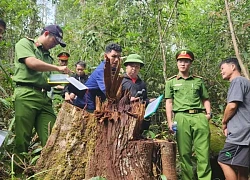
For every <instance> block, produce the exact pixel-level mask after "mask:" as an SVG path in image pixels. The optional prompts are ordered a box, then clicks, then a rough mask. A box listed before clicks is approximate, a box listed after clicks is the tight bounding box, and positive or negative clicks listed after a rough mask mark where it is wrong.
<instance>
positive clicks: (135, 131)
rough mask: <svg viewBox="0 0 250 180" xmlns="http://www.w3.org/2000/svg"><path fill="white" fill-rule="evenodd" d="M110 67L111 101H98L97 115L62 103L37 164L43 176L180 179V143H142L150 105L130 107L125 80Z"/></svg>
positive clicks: (107, 79)
mask: <svg viewBox="0 0 250 180" xmlns="http://www.w3.org/2000/svg"><path fill="white" fill-rule="evenodd" d="M107 67H108V68H107ZM105 68H107V69H106V70H105V73H106V76H105V79H104V80H105V85H106V89H108V90H107V94H106V95H107V97H108V100H107V101H105V102H104V103H101V102H100V100H99V99H98V98H97V99H96V110H95V112H94V113H88V112H87V111H85V110H82V109H79V108H77V107H74V106H73V105H71V104H69V103H66V102H64V103H63V105H62V107H61V109H60V112H59V115H58V118H57V120H56V123H55V126H54V127H53V129H52V133H51V135H50V137H49V139H48V141H47V144H46V145H45V147H44V148H43V150H42V153H41V157H40V158H39V160H38V162H37V165H36V169H37V171H39V172H43V173H41V176H40V177H41V178H42V179H44V180H46V179H51V180H52V179H53V180H56V179H60V180H61V179H70V180H74V179H77V180H78V179H79V180H82V179H90V178H92V177H96V176H101V177H104V178H106V179H108V180H114V179H116V180H137V179H138V180H139V179H143V180H151V179H160V175H163V174H164V175H165V176H166V177H167V179H168V180H169V179H170V180H176V172H175V154H176V146H175V144H173V143H169V142H167V141H153V140H145V139H141V135H140V131H141V123H142V120H143V117H144V114H145V103H144V102H139V101H137V102H130V95H129V93H126V92H125V93H124V94H123V96H122V94H121V92H120V90H121V87H120V83H121V77H118V73H117V72H116V73H115V76H112V74H111V73H110V72H108V73H107V72H106V71H107V70H108V71H109V70H110V66H106V67H105ZM159 152H160V153H159Z"/></svg>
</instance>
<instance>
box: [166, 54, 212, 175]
mask: <svg viewBox="0 0 250 180" xmlns="http://www.w3.org/2000/svg"><path fill="white" fill-rule="evenodd" d="M176 60H177V67H178V70H179V73H178V75H175V76H173V77H171V78H169V79H168V81H167V82H166V87H165V98H166V115H167V120H168V127H169V130H170V131H171V132H173V129H172V125H173V121H172V120H173V119H174V121H176V122H177V133H176V140H177V145H178V150H179V154H180V161H181V170H182V178H181V179H183V180H193V179H194V174H193V168H192V161H191V156H192V146H194V152H195V154H196V158H197V176H198V179H199V180H211V167H210V160H209V148H210V129H209V122H208V120H209V119H210V118H211V106H210V101H209V100H208V93H207V89H206V88H205V85H204V82H203V80H202V78H201V77H199V76H194V75H190V73H189V69H190V66H191V64H192V62H193V60H194V54H193V53H192V52H191V51H190V50H180V51H178V52H177V53H176Z"/></svg>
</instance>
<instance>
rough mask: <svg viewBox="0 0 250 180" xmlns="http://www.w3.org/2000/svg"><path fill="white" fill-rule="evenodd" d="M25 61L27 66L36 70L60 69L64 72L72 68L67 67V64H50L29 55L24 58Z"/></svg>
mask: <svg viewBox="0 0 250 180" xmlns="http://www.w3.org/2000/svg"><path fill="white" fill-rule="evenodd" d="M24 63H25V64H26V66H27V67H28V68H30V69H32V70H35V71H42V72H43V71H59V72H62V73H66V74H67V73H69V72H70V70H69V69H68V68H67V66H56V65H53V64H49V63H46V62H43V61H41V60H39V59H37V58H35V57H27V58H25V59H24Z"/></svg>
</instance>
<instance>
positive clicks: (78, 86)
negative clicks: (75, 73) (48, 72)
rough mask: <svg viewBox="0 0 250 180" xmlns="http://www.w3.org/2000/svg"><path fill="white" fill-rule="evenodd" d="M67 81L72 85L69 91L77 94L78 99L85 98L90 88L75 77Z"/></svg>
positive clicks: (69, 86) (68, 78)
mask: <svg viewBox="0 0 250 180" xmlns="http://www.w3.org/2000/svg"><path fill="white" fill-rule="evenodd" d="M66 79H67V81H68V82H69V83H70V84H69V85H68V88H69V91H70V92H72V93H74V94H76V95H77V96H78V97H83V96H84V94H85V92H86V91H87V89H88V87H87V86H85V85H84V84H83V83H81V82H80V81H78V80H76V79H75V78H74V77H67V78H66Z"/></svg>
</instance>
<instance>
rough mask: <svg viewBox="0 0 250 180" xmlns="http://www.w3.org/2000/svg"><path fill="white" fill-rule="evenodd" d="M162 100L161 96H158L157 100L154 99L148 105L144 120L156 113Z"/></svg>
mask: <svg viewBox="0 0 250 180" xmlns="http://www.w3.org/2000/svg"><path fill="white" fill-rule="evenodd" d="M162 98H163V95H160V96H159V97H158V98H156V99H155V100H154V101H153V102H151V103H149V104H148V106H147V108H146V110H145V114H144V118H147V117H150V116H151V115H152V114H154V113H155V112H156V110H157V109H158V107H159V105H160V103H161V100H162Z"/></svg>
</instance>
